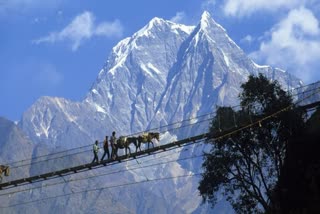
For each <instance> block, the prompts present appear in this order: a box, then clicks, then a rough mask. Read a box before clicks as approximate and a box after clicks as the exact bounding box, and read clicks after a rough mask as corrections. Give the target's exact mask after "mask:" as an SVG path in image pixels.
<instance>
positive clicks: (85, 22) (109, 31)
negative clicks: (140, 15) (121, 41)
mask: <svg viewBox="0 0 320 214" xmlns="http://www.w3.org/2000/svg"><path fill="white" fill-rule="evenodd" d="M122 32H123V27H122V25H121V23H120V22H119V21H118V20H115V21H114V22H102V23H95V17H94V15H93V14H92V13H91V12H84V13H82V14H80V15H78V16H76V17H75V18H74V19H73V20H72V21H71V23H70V24H68V25H67V26H66V27H65V28H64V29H62V30H61V31H60V32H53V33H50V34H49V35H48V36H45V37H42V38H40V39H37V40H35V41H34V43H35V44H40V43H45V42H48V43H55V42H59V41H70V42H71V43H72V50H73V51H75V50H77V49H78V48H79V46H80V45H81V44H82V43H83V42H84V41H85V40H88V39H90V38H92V37H93V36H105V37H121V36H122Z"/></svg>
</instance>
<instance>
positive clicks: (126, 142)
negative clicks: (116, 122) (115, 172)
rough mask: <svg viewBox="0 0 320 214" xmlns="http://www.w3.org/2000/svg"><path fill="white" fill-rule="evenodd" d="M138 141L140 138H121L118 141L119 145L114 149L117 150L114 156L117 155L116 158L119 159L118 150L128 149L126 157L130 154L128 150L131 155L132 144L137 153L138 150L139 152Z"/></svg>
mask: <svg viewBox="0 0 320 214" xmlns="http://www.w3.org/2000/svg"><path fill="white" fill-rule="evenodd" d="M137 140H138V138H136V137H124V136H120V137H119V138H118V139H117V143H116V144H115V145H114V148H115V152H114V154H115V155H116V157H118V149H126V155H127V153H128V150H129V154H130V155H131V149H130V144H134V145H135V146H136V152H137V150H138V142H137Z"/></svg>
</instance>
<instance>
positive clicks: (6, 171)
mask: <svg viewBox="0 0 320 214" xmlns="http://www.w3.org/2000/svg"><path fill="white" fill-rule="evenodd" d="M2 174H4V175H5V176H9V175H10V168H9V166H5V165H0V183H1V181H2Z"/></svg>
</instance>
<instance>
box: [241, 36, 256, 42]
mask: <svg viewBox="0 0 320 214" xmlns="http://www.w3.org/2000/svg"><path fill="white" fill-rule="evenodd" d="M254 40H255V38H254V37H252V36H251V35H246V36H245V37H244V38H242V39H241V40H240V42H241V43H245V44H251V43H252V42H253V41H254Z"/></svg>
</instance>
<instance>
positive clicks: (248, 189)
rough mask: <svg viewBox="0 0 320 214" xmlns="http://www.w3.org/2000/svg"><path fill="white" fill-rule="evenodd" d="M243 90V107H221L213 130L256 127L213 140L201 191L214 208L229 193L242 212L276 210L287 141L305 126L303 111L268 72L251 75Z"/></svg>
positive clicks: (241, 99) (212, 132)
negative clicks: (274, 198) (274, 197)
mask: <svg viewBox="0 0 320 214" xmlns="http://www.w3.org/2000/svg"><path fill="white" fill-rule="evenodd" d="M241 88H242V89H243V92H242V93H241V94H240V101H241V102H240V109H239V110H237V111H235V110H233V109H232V108H230V107H219V108H218V109H217V113H216V116H215V118H214V119H213V121H212V123H211V126H210V133H211V134H212V135H213V136H215V134H217V133H219V132H221V131H223V132H227V133H228V130H234V129H235V128H236V127H238V128H240V127H245V126H246V125H248V124H255V125H251V126H248V127H246V128H243V129H240V130H238V131H236V132H230V134H227V135H226V136H224V137H221V138H218V139H208V140H207V143H210V144H211V145H212V148H211V151H210V152H209V153H206V154H205V158H204V163H203V166H202V167H203V169H204V172H203V173H202V179H201V181H200V184H199V187H198V189H199V191H200V195H201V196H202V198H203V200H204V201H209V202H210V203H211V204H212V205H213V206H214V205H215V203H216V199H217V195H218V194H221V193H223V194H224V195H225V196H226V198H227V200H228V201H229V202H230V203H231V205H232V206H233V208H234V210H235V211H236V212H237V213H270V212H272V211H273V207H272V206H271V204H274V203H272V192H273V189H274V187H275V185H276V183H277V180H278V178H279V176H280V174H281V169H282V166H283V161H284V157H285V153H286V145H287V142H288V140H289V139H290V138H291V137H293V136H294V135H296V134H298V133H299V132H300V131H301V130H303V128H304V126H305V125H304V120H303V112H301V111H299V110H297V109H296V108H295V106H294V104H293V101H292V98H291V96H290V95H289V94H287V93H286V92H285V91H283V90H282V89H281V87H280V85H279V83H278V82H277V81H273V82H271V81H269V80H268V79H267V78H266V77H264V76H263V75H262V74H260V75H259V76H258V77H255V76H249V80H248V81H247V82H246V83H244V84H242V85H241ZM275 112H279V113H277V114H274V113H275ZM270 115H271V116H270ZM268 116H270V117H268ZM266 117H267V118H266ZM256 121H260V122H259V123H256Z"/></svg>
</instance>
